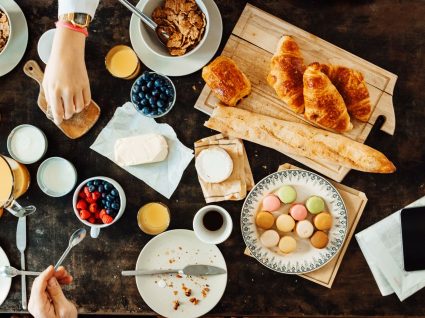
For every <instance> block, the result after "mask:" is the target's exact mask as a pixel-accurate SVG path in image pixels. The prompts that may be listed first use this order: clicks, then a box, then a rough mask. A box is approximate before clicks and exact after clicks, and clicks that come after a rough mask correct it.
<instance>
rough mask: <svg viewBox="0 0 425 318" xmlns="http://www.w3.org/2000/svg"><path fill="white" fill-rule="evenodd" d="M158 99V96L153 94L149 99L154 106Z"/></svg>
mask: <svg viewBox="0 0 425 318" xmlns="http://www.w3.org/2000/svg"><path fill="white" fill-rule="evenodd" d="M156 101H157V98H156V97H153V96H152V97H151V98H150V99H149V103H150V104H151V106H152V107H155V106H156Z"/></svg>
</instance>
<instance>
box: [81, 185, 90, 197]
mask: <svg viewBox="0 0 425 318" xmlns="http://www.w3.org/2000/svg"><path fill="white" fill-rule="evenodd" d="M83 191H84V194H85V195H86V197H87V198H89V197H91V193H90V190H89V187H84V189H83Z"/></svg>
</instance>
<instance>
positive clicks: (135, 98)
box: [130, 71, 176, 118]
mask: <svg viewBox="0 0 425 318" xmlns="http://www.w3.org/2000/svg"><path fill="white" fill-rule="evenodd" d="M130 98H131V102H132V103H133V105H134V107H135V108H136V110H137V111H138V112H139V113H141V114H142V115H143V116H146V117H151V118H158V117H162V116H164V115H166V114H167V113H168V112H169V111H170V110H171V109H172V108H173V106H174V104H175V102H176V88H175V86H174V84H173V82H172V81H171V80H170V78H168V76H166V75H162V74H159V73H156V72H148V71H145V72H143V74H142V75H140V76H139V77H138V78H137V79H136V80H135V81H134V83H133V86H132V87H131V94H130Z"/></svg>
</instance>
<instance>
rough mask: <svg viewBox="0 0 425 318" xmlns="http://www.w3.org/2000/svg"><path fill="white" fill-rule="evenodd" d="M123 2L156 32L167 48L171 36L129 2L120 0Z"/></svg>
mask: <svg viewBox="0 0 425 318" xmlns="http://www.w3.org/2000/svg"><path fill="white" fill-rule="evenodd" d="M118 1H119V2H121V3H122V4H123V5H124V6H125V7H126V8H127V9H128V10H130V11H131V12H133V13H134V14H135V15H136V16H137V17H139V19H140V20H142V21H143V22H144V23H145V24H146V25H147V26H148V27H150V28H151V29H152V30H154V31H155V34H156V36H157V38H158V39H159V42H161V43H162V44H163V45H165V46H167V42H168V39H169V38H170V34H168V33H167V32H166V31H165V30H164V29H163V28H160V27H158V24H156V23H155V21H153V20H152V19H151V18H149V17H148V16H147V15H146V14H144V13H143V12H142V11H140V10H139V9H137V8H136V7H135V6H133V5H132V4H131V3H130V2H129V1H128V0H118Z"/></svg>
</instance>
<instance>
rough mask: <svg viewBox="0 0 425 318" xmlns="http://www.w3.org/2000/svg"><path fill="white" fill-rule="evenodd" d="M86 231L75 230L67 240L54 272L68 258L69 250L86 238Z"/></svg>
mask: <svg viewBox="0 0 425 318" xmlns="http://www.w3.org/2000/svg"><path fill="white" fill-rule="evenodd" d="M86 234H87V231H86V229H79V230H76V231H75V232H74V233H72V235H71V238H70V239H69V244H68V247H67V249H66V250H65V252H64V253H63V254H62V256H61V258H60V259H59V260H58V262H57V263H56V265H55V271H57V270H58V268H59V266H61V264H62V262H63V261H64V259H65V258H66V257H67V256H68V253H69V252H70V251H71V249H72V248H73V247H74V246H75V245H77V244H79V243H80V242H81V241H82V240H84V238H85V237H86Z"/></svg>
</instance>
